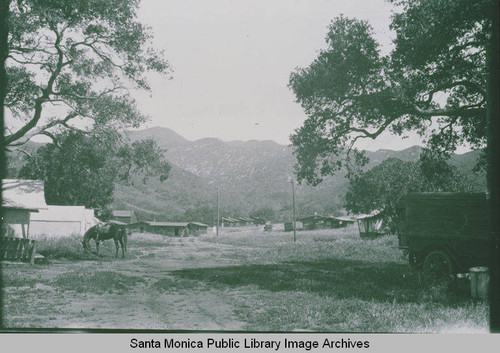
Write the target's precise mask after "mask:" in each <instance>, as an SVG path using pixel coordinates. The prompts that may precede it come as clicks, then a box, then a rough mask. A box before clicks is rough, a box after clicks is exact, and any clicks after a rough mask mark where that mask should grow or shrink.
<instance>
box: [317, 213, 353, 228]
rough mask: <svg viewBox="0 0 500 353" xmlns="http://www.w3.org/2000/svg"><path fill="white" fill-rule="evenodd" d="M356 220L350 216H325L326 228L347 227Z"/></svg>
mask: <svg viewBox="0 0 500 353" xmlns="http://www.w3.org/2000/svg"><path fill="white" fill-rule="evenodd" d="M355 222H356V220H354V219H352V218H350V217H343V216H327V217H324V223H325V228H333V229H336V228H345V227H347V226H348V225H351V224H354V223H355Z"/></svg>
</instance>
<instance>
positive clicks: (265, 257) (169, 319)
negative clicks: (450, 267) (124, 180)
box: [2, 227, 488, 332]
mask: <svg viewBox="0 0 500 353" xmlns="http://www.w3.org/2000/svg"><path fill="white" fill-rule="evenodd" d="M39 244H40V246H41V251H43V254H44V256H46V257H48V258H49V261H48V263H46V264H44V265H35V266H16V265H9V266H6V267H5V268H4V274H3V276H2V277H3V278H2V279H3V282H4V288H7V291H6V295H5V297H4V298H5V309H6V310H5V318H6V322H7V323H12V324H13V325H20V326H23V327H38V326H43V325H48V324H50V325H51V327H95V326H94V325H96V323H97V322H98V323H99V325H100V326H99V327H114V328H137V329H148V328H163V329H201V330H203V329H222V330H233V329H243V330H252V331H269V330H271V331H293V330H310V331H323V332H486V331H487V330H488V306H487V305H486V304H485V303H483V302H478V301H474V300H472V299H470V295H469V291H470V289H469V287H468V283H466V282H457V283H455V282H451V283H433V282H431V281H430V280H427V279H426V278H424V277H422V276H421V274H420V273H418V272H413V271H411V270H410V268H409V266H408V265H407V262H406V261H407V260H406V259H405V258H403V256H402V253H401V251H400V250H399V249H398V248H397V239H396V237H395V236H390V235H388V236H383V237H380V238H377V239H361V238H359V235H358V234H357V229H356V228H355V227H351V228H346V229H336V230H319V231H301V232H298V233H297V242H296V243H294V242H293V233H285V232H283V231H277V230H276V231H273V232H263V231H262V230H260V229H256V228H239V229H237V228H234V229H222V230H221V232H220V234H219V236H215V235H214V234H213V233H208V234H204V235H202V236H200V237H196V238H195V237H189V238H174V237H165V236H161V235H153V234H147V233H146V234H139V233H135V234H133V235H132V236H131V237H129V242H128V247H129V255H128V256H127V257H126V258H125V259H123V260H122V259H114V258H113V254H114V243H113V242H107V245H106V246H107V247H106V246H105V247H103V251H102V255H101V256H100V257H96V256H95V255H87V256H88V257H87V256H85V255H84V253H83V249H82V247H81V243H80V238H78V237H75V238H63V239H58V240H50V239H49V240H48V241H47V242H46V243H42V241H40V242H39ZM53 259H54V260H56V259H57V260H60V259H66V260H68V261H52V260H53ZM82 260H92V261H82ZM47 291H50V295H48V294H47ZM123 300H126V301H127V303H128V305H127V306H121V305H118V304H117V303H120V302H121V301H123ZM19 302H29V303H30V307H29V308H28V309H26V310H25V311H24V312H23V311H22V310H21V311H20V310H17V309H16V308H17V307H18V304H16V303H19ZM75 307H78V308H80V307H82V308H83V314H82V313H80V310H81V309H78V310H76V309H75ZM85 308H87V311H85ZM92 308H97V309H95V310H93V309H92ZM75 310H76V311H75ZM131 310H133V312H131ZM110 313H111V314H110ZM23 315H25V316H23ZM45 317H55V318H57V320H56V321H54V320H53V321H52V323H50V322H49V323H48V324H47V323H46V321H44V318H45ZM132 319H133V320H132Z"/></svg>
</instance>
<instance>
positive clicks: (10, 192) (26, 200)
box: [2, 179, 47, 238]
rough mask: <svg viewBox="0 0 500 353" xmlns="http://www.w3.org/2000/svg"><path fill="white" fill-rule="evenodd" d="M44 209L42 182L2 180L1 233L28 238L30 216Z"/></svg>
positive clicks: (45, 206) (45, 205)
mask: <svg viewBox="0 0 500 353" xmlns="http://www.w3.org/2000/svg"><path fill="white" fill-rule="evenodd" d="M46 208H47V204H46V203H45V193H44V185H43V181H40V180H25V179H3V180H2V213H3V214H2V227H3V228H4V229H2V233H3V232H5V235H8V236H9V235H10V236H14V237H18V238H28V236H29V231H30V218H31V215H32V214H34V213H37V212H39V210H43V209H46Z"/></svg>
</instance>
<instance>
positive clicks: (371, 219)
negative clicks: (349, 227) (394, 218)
mask: <svg viewBox="0 0 500 353" xmlns="http://www.w3.org/2000/svg"><path fill="white" fill-rule="evenodd" d="M356 220H357V222H358V229H359V236H360V237H362V238H367V237H375V236H378V235H382V234H384V232H385V228H384V226H385V225H384V217H383V215H382V214H381V211H374V212H372V213H370V214H367V215H359V216H357V217H356Z"/></svg>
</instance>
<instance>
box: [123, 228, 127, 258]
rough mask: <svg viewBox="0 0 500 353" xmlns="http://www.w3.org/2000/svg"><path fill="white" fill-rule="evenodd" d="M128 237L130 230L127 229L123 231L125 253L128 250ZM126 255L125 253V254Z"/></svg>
mask: <svg viewBox="0 0 500 353" xmlns="http://www.w3.org/2000/svg"><path fill="white" fill-rule="evenodd" d="M127 237H128V230H125V231H124V232H123V248H124V254H125V253H126V252H127ZM123 256H125V255H123Z"/></svg>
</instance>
